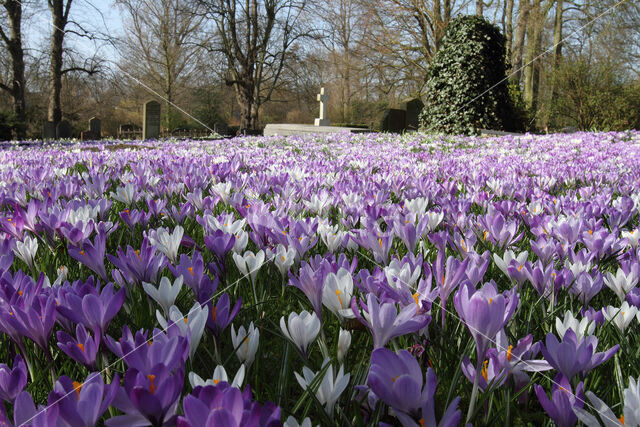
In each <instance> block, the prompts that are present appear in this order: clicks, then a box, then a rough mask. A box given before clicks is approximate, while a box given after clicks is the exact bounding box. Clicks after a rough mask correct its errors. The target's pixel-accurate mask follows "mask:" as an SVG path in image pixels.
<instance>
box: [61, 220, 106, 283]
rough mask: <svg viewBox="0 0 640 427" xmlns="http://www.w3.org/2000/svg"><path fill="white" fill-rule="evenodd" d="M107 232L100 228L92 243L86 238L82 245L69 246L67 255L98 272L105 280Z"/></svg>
mask: <svg viewBox="0 0 640 427" xmlns="http://www.w3.org/2000/svg"><path fill="white" fill-rule="evenodd" d="M106 241H107V234H106V232H104V231H103V230H100V231H99V232H98V234H96V237H95V240H94V241H93V243H92V242H91V241H90V240H89V239H86V240H85V241H84V242H83V243H82V247H81V248H79V247H76V246H73V245H72V246H69V248H68V249H69V256H71V258H73V259H75V260H76V261H78V262H80V263H81V264H84V265H86V266H87V267H88V268H89V269H90V270H92V271H94V272H95V273H96V274H98V275H99V276H100V277H101V278H102V280H104V281H105V282H107V281H108V279H107V271H106V269H105V267H104V255H105V251H106V249H105V248H106V246H105V245H106Z"/></svg>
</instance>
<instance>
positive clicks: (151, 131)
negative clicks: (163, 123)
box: [142, 101, 160, 139]
mask: <svg viewBox="0 0 640 427" xmlns="http://www.w3.org/2000/svg"><path fill="white" fill-rule="evenodd" d="M142 123H143V127H142V139H157V138H159V137H160V103H159V102H157V101H148V102H146V103H145V104H144V109H143V112H142Z"/></svg>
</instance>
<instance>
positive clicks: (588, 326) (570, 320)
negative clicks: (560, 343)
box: [556, 310, 596, 341]
mask: <svg viewBox="0 0 640 427" xmlns="http://www.w3.org/2000/svg"><path fill="white" fill-rule="evenodd" d="M569 329H571V330H572V331H573V332H574V333H575V334H576V338H577V339H578V341H582V339H584V337H585V336H588V335H593V333H594V332H595V330H596V324H595V323H594V322H591V321H590V320H589V319H588V318H586V317H583V318H582V320H580V322H578V319H576V318H575V317H573V313H572V312H571V311H569V310H567V311H566V312H565V313H564V320H561V319H560V318H559V317H556V332H557V333H558V336H559V337H560V338H563V337H564V333H565V332H566V331H567V330H569Z"/></svg>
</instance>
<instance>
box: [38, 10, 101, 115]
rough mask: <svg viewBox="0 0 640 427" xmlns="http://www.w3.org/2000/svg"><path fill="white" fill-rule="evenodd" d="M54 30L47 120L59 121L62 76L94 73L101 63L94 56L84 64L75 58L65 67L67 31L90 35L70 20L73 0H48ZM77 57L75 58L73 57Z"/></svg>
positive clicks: (85, 35)
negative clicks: (76, 73)
mask: <svg viewBox="0 0 640 427" xmlns="http://www.w3.org/2000/svg"><path fill="white" fill-rule="evenodd" d="M47 3H48V5H49V10H50V12H51V18H52V21H53V30H52V35H51V49H50V63H49V107H48V109H47V120H49V121H50V122H53V123H56V124H57V123H59V122H60V120H62V104H61V101H60V94H61V91H62V76H63V75H64V74H66V73H69V72H74V71H81V72H85V73H87V74H94V73H96V72H98V70H99V64H98V62H97V60H96V59H95V57H94V58H92V59H90V60H87V61H85V63H84V64H83V65H78V64H76V62H75V61H74V60H72V61H71V64H70V65H69V66H68V67H66V68H63V67H64V64H63V54H64V41H65V36H66V35H67V33H73V34H76V35H79V36H83V37H87V36H90V35H89V32H88V31H87V30H85V29H84V28H82V26H80V25H79V24H78V23H76V22H72V21H70V16H69V15H70V12H71V5H72V3H73V0H66V2H65V0H47ZM68 24H73V28H67V25H68ZM72 59H75V58H72Z"/></svg>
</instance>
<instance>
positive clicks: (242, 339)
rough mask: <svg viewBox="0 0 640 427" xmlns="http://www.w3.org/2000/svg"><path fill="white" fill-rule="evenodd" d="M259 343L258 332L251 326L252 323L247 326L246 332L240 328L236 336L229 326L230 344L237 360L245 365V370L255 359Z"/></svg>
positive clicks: (232, 328)
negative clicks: (234, 350)
mask: <svg viewBox="0 0 640 427" xmlns="http://www.w3.org/2000/svg"><path fill="white" fill-rule="evenodd" d="M259 341H260V331H259V330H258V328H255V327H254V326H253V322H251V323H250V324H249V329H248V330H246V329H245V328H244V326H240V328H238V333H237V334H236V330H235V328H234V327H233V325H231V342H232V343H233V348H235V349H236V356H238V360H240V362H243V363H245V364H246V365H247V368H249V367H250V366H251V364H252V363H253V360H254V359H255V357H256V352H257V351H258V343H259Z"/></svg>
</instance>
